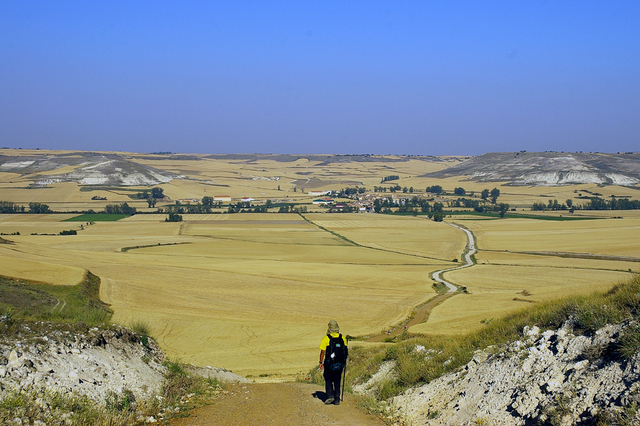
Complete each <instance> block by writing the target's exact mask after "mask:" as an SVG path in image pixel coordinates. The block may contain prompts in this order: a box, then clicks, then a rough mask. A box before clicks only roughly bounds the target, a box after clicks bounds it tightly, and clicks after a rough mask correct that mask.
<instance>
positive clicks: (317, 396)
mask: <svg viewBox="0 0 640 426" xmlns="http://www.w3.org/2000/svg"><path fill="white" fill-rule="evenodd" d="M225 391H226V393H223V394H222V396H220V397H219V398H218V399H216V400H215V401H214V403H213V404H212V405H209V406H206V407H202V408H199V409H197V410H194V411H193V412H192V413H191V416H190V417H188V418H183V419H176V420H173V421H172V422H171V423H170V425H171V426H204V425H207V426H216V425H225V426H250V425H256V426H262V425H264V426H268V425H274V426H321V425H322V426H325V425H335V426H383V425H384V423H383V422H382V420H380V419H378V418H376V417H373V416H370V415H368V414H365V413H364V412H363V411H361V410H359V409H358V408H356V406H355V402H354V400H353V398H352V397H351V396H350V395H345V401H343V402H342V403H341V404H340V405H324V403H323V401H324V390H323V388H322V387H320V386H317V385H309V384H305V383H262V384H229V385H225Z"/></svg>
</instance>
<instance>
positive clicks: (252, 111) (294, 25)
mask: <svg viewBox="0 0 640 426" xmlns="http://www.w3.org/2000/svg"><path fill="white" fill-rule="evenodd" d="M0 146H2V147H4V146H7V147H12V148H19V147H22V148H36V147H39V148H42V149H45V148H51V149H85V150H89V149H99V150H124V151H136V152H152V151H173V152H203V153H228V152H248V153H250V152H262V153H264V152H272V153H336V154H355V153H371V154H390V153H391V154H434V155H444V154H456V155H457V154H468V155H474V154H482V153H485V152H495V151H518V150H527V151H545V150H554V151H602V152H617V151H638V150H640V148H639V147H640V1H638V0H633V1H605V0H602V1H583V0H581V1H562V0H553V1H552V0H549V1H525V0H523V1H520V0H509V1H488V0H487V1H484V0H475V1H455V0H453V1H426V0H425V1H415V2H414V1H322V2H306V1H295V2H294V1H292V2H280V1H251V2H250V1H241V0H240V1H219V2H215V1H188V0H185V1H172V2H169V1H159V0H158V1H149V2H146V1H114V0H109V1H100V0H86V1H56V0H47V1H29V0H17V1H13V0H3V1H1V2H0Z"/></svg>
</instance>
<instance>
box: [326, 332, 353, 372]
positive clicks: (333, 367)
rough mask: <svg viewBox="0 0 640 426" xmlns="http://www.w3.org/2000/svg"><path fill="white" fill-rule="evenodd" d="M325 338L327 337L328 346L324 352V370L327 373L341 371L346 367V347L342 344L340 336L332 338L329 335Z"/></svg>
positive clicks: (347, 352) (342, 340) (347, 351)
mask: <svg viewBox="0 0 640 426" xmlns="http://www.w3.org/2000/svg"><path fill="white" fill-rule="evenodd" d="M327 336H328V337H329V345H328V346H327V349H326V350H325V358H324V359H325V362H324V363H325V369H327V370H329V371H338V370H342V369H343V368H344V367H345V365H347V356H348V355H349V350H348V349H347V345H345V343H344V339H343V338H342V334H341V335H340V336H339V337H332V336H331V335H330V334H327Z"/></svg>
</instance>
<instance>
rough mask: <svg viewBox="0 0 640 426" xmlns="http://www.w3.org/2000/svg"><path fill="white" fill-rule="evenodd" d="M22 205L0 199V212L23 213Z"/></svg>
mask: <svg viewBox="0 0 640 426" xmlns="http://www.w3.org/2000/svg"><path fill="white" fill-rule="evenodd" d="M24 212H25V208H24V206H21V205H18V204H16V203H14V202H11V201H0V213H24Z"/></svg>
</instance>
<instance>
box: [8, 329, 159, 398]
mask: <svg viewBox="0 0 640 426" xmlns="http://www.w3.org/2000/svg"><path fill="white" fill-rule="evenodd" d="M18 327H20V328H21V329H20V330H18V331H17V333H16V334H15V335H14V336H12V337H4V338H3V339H2V340H1V341H0V396H1V394H2V393H4V392H11V391H31V390H47V391H55V392H58V391H61V392H69V393H72V394H74V395H83V396H87V397H89V398H91V399H93V400H95V401H99V402H102V403H104V401H105V399H106V397H107V395H109V394H110V393H116V394H120V393H122V392H123V391H124V390H125V389H127V390H129V391H131V392H133V394H134V395H136V397H141V398H149V397H151V396H152V395H154V394H157V393H158V392H159V391H160V388H161V386H162V382H163V379H164V374H165V373H166V369H165V367H164V366H163V362H164V361H165V357H164V354H163V353H162V351H161V350H160V348H159V347H158V346H157V345H156V343H155V342H154V341H153V339H144V340H145V341H144V343H143V341H141V339H140V336H138V335H137V334H135V333H133V332H132V331H130V330H128V329H126V328H123V327H117V326H113V327H109V328H108V329H104V328H97V327H94V328H88V327H82V326H69V325H63V324H58V325H55V324H51V323H44V322H42V323H34V324H31V325H29V324H26V323H25V324H21V325H18Z"/></svg>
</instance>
